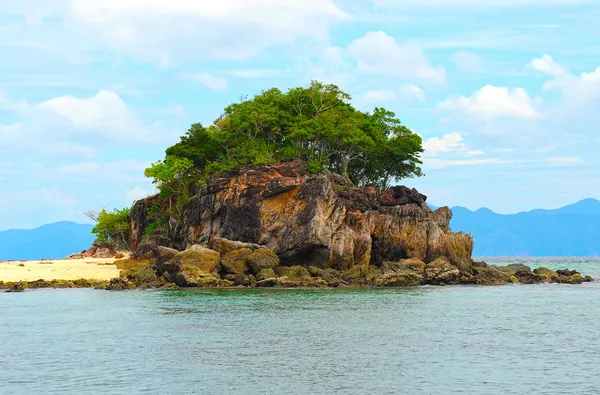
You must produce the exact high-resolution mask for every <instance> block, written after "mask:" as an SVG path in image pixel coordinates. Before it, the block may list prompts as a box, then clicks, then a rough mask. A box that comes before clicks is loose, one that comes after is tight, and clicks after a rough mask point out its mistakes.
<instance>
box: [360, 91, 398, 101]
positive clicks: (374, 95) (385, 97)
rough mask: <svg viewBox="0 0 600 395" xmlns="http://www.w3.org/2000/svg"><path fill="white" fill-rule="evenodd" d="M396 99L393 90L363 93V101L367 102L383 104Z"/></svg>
mask: <svg viewBox="0 0 600 395" xmlns="http://www.w3.org/2000/svg"><path fill="white" fill-rule="evenodd" d="M394 99H396V92H394V91H393V90H385V89H384V90H371V91H367V92H366V93H365V100H366V101H368V102H385V101H391V100H394Z"/></svg>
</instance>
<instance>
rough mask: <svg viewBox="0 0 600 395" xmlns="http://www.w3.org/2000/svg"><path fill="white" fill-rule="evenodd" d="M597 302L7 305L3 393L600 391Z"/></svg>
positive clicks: (0, 355)
mask: <svg viewBox="0 0 600 395" xmlns="http://www.w3.org/2000/svg"><path fill="white" fill-rule="evenodd" d="M488 261H489V260H488ZM514 261H515V260H514V259H513V260H511V261H510V262H508V260H501V261H499V262H503V263H512V262H514ZM525 263H527V264H531V265H532V266H548V267H551V268H559V267H569V268H574V269H577V270H580V271H582V272H583V273H584V274H590V275H592V276H594V273H598V272H599V270H598V268H600V265H599V264H600V261H598V260H594V259H589V258H587V259H581V260H572V261H570V260H561V259H556V258H552V259H548V258H545V260H544V259H539V260H536V261H535V262H534V263H531V260H525ZM596 277H600V276H598V274H596ZM599 302H600V283H592V284H585V285H581V286H568V285H556V284H549V285H531V286H530V285H511V286H505V287H498V288H490V287H445V288H436V287H421V288H410V289H395V290H362V291H356V290H351V291H345V290H344V291H342V290H339V291H238V290H236V291H219V292H216V291H197V290H196V291H156V292H124V293H117V292H104V291H94V290H38V291H30V292H25V293H22V294H0V383H2V384H0V393H2V394H4V393H6V394H13V393H14V394H21V393H22V394H30V393H45V394H53V393H60V394H81V393H114V394H133V393H165V394H171V393H179V394H188V393H210V394H231V393H234V392H235V393H279V394H297V393H352V394H367V393H384V394H385V393H389V394H392V393H405V394H446V393H468V394H473V393H477V394H497V393H515V394H522V393H536V394H537V393H541V394H556V393H572V392H576V393H598V392H600V377H599V376H598V360H599V358H600V340H599V339H598V336H597V333H598V330H597V323H598V321H599V319H600V303H599Z"/></svg>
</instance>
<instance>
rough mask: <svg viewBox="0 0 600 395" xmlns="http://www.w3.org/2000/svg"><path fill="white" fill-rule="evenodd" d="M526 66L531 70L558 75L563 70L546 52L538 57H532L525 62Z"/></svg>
mask: <svg viewBox="0 0 600 395" xmlns="http://www.w3.org/2000/svg"><path fill="white" fill-rule="evenodd" d="M527 66H528V67H529V68H532V69H533V70H536V71H539V72H542V73H544V74H549V75H553V76H559V75H561V74H563V73H564V72H565V70H564V69H563V67H562V66H561V65H560V64H558V63H556V62H555V61H554V59H553V58H552V56H550V55H548V54H545V55H543V56H542V57H540V58H535V59H533V60H532V61H531V62H529V63H528V64H527Z"/></svg>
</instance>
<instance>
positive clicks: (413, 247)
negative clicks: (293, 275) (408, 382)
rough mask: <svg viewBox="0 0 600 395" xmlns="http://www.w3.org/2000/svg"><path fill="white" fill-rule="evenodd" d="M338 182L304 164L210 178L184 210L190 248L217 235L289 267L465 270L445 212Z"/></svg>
mask: <svg viewBox="0 0 600 395" xmlns="http://www.w3.org/2000/svg"><path fill="white" fill-rule="evenodd" d="M340 182H347V180H343V177H342V178H340V177H337V176H334V175H332V174H328V173H321V174H317V175H310V174H308V171H307V169H306V166H305V165H304V164H303V163H301V162H287V163H280V164H276V165H267V166H255V167H249V168H246V169H241V170H235V171H232V172H230V173H228V174H223V175H220V176H218V177H213V178H212V179H210V180H209V181H208V182H207V185H206V186H204V187H202V188H200V189H199V190H198V193H197V194H196V195H195V196H194V197H192V199H190V202H189V203H188V204H187V206H186V207H185V223H186V225H185V226H186V233H187V235H188V243H189V244H195V243H197V242H200V241H201V240H209V239H210V237H212V236H216V237H220V238H227V239H230V240H239V241H242V242H245V243H251V244H253V245H259V246H266V247H267V248H269V249H271V250H272V251H273V252H275V253H276V254H277V255H278V256H279V257H280V258H281V261H282V264H284V265H287V266H292V265H297V264H299V263H301V264H302V265H306V266H315V267H320V268H328V267H333V268H335V269H338V270H347V269H350V268H351V267H352V266H356V265H359V266H360V265H363V266H366V265H369V264H374V265H380V264H381V263H382V262H384V261H398V260H401V259H408V258H417V259H420V260H422V261H425V262H431V261H433V260H435V259H437V258H439V257H445V258H446V259H448V260H449V262H450V263H451V264H453V265H455V266H458V267H459V268H463V267H465V268H466V267H468V266H469V264H470V260H471V253H472V249H473V239H472V237H471V236H469V235H465V234H454V233H452V232H451V231H450V228H449V222H450V219H451V212H450V210H449V209H448V208H442V209H439V210H437V211H436V212H432V211H431V210H430V209H429V208H428V207H427V205H426V204H425V203H424V201H425V197H424V196H423V195H420V194H418V192H416V191H413V190H408V189H407V188H402V187H396V188H393V189H391V190H389V191H385V192H383V193H381V192H380V191H378V190H377V189H376V188H357V187H354V186H352V185H351V183H348V184H346V185H340ZM142 222H143V221H142V220H141V219H138V220H137V222H136V223H142ZM215 239H216V238H215ZM213 242H214V241H213ZM236 248H237V247H236ZM244 248H247V247H244Z"/></svg>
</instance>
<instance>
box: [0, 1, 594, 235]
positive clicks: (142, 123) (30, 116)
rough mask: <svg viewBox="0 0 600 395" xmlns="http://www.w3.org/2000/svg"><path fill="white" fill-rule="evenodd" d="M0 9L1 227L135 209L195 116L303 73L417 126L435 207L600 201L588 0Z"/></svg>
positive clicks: (426, 188) (207, 119)
mask: <svg viewBox="0 0 600 395" xmlns="http://www.w3.org/2000/svg"><path fill="white" fill-rule="evenodd" d="M0 3H1V4H0V230H3V229H9V228H31V227H35V226H39V225H42V224H46V223H50V222H55V221H62V220H71V221H76V222H87V218H86V217H85V215H84V213H85V212H86V211H88V210H95V211H98V210H99V209H101V208H107V209H111V208H114V207H125V206H128V205H131V204H132V202H133V201H134V200H136V199H138V198H141V197H144V196H146V195H147V194H149V193H152V192H153V191H154V190H155V189H154V186H153V185H152V183H151V182H150V180H148V179H146V178H144V175H143V170H144V168H146V167H147V166H148V165H149V164H150V163H151V162H153V161H157V160H160V159H162V158H163V157H164V150H165V149H166V148H167V147H168V146H170V145H172V144H174V143H176V142H177V141H178V139H179V136H181V135H182V134H184V133H185V131H186V130H187V129H188V128H189V126H190V125H191V124H192V123H195V122H201V123H203V124H206V125H208V124H210V123H211V122H213V121H214V120H215V119H216V118H218V117H219V115H220V114H221V111H222V110H223V108H224V107H225V106H227V105H228V104H230V103H232V102H235V101H238V100H239V98H240V97H242V96H243V95H248V96H252V95H254V94H256V93H259V92H260V91H261V90H264V89H268V88H271V87H278V88H280V89H282V90H286V89H288V88H291V87H297V86H305V85H308V84H309V83H310V81H311V80H320V81H322V82H327V83H335V84H337V85H339V86H340V87H341V88H342V89H343V90H344V91H346V92H348V93H350V94H351V96H352V103H353V104H354V105H355V106H356V107H357V108H359V109H361V110H365V111H367V110H371V109H373V108H374V107H376V106H378V107H379V106H380V107H385V108H387V109H389V110H391V111H394V112H395V113H396V115H397V116H398V118H400V119H401V120H402V122H403V123H404V124H405V125H406V126H407V127H409V128H410V129H412V130H414V131H415V132H417V133H419V134H420V135H421V136H422V138H423V145H424V148H425V153H424V154H423V161H424V164H423V170H424V172H425V174H426V175H425V177H422V178H419V179H409V180H402V181H401V183H403V184H405V185H408V186H410V187H416V188H417V189H419V191H420V192H422V193H424V194H426V195H427V196H428V197H429V199H428V201H429V202H431V203H432V204H434V205H437V206H442V205H448V206H457V205H460V206H464V207H468V208H470V209H477V208H480V207H488V208H490V209H492V210H494V211H496V212H499V213H515V212H519V211H524V210H530V209H534V208H557V207H560V206H563V205H567V204H570V203H573V202H575V201H578V200H581V199H584V198H589V197H592V198H600V182H599V181H600V159H599V155H598V152H599V151H600V134H599V133H598V126H599V124H600V24H598V23H597V21H598V20H599V19H600V4H599V3H598V1H597V0H502V1H500V0H487V1H485V2H484V1H479V0H454V1H447V0H403V1H396V0H343V1H342V0H287V1H283V0H220V1H218V2H214V1H208V0H195V1H192V0H128V1H122V0H20V1H18V2H17V1H3V2H0Z"/></svg>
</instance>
